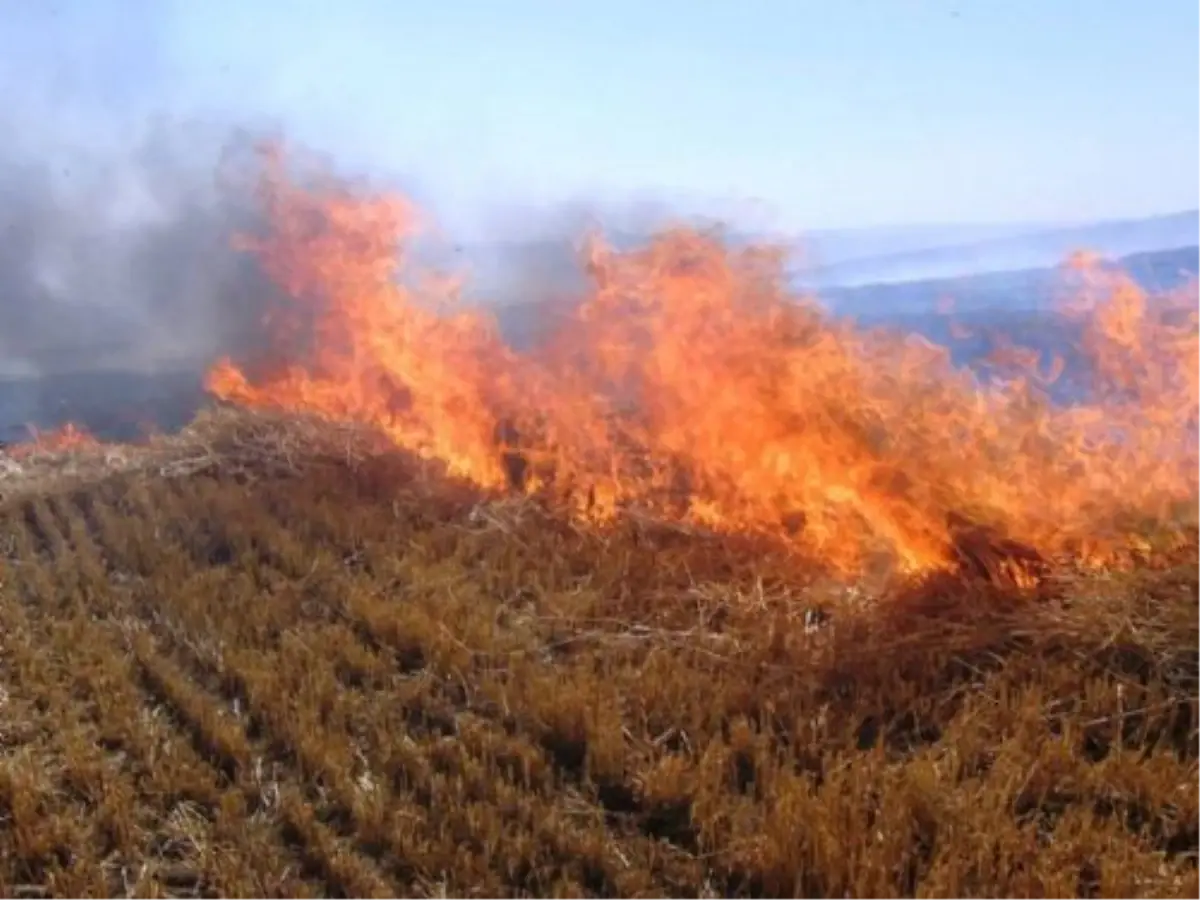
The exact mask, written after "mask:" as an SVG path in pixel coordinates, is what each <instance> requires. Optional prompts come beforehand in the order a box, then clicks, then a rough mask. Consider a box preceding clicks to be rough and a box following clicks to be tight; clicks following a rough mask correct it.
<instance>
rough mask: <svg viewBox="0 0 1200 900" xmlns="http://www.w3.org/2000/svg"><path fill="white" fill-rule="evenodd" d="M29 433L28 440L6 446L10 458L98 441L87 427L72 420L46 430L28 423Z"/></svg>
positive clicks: (55, 451)
mask: <svg viewBox="0 0 1200 900" xmlns="http://www.w3.org/2000/svg"><path fill="white" fill-rule="evenodd" d="M29 433H30V440H28V441H26V442H24V443H21V444H16V445H14V446H12V447H9V448H8V450H7V453H8V455H9V456H10V457H11V458H13V459H17V460H21V459H28V458H29V457H31V456H35V455H37V454H40V453H66V452H68V451H70V450H75V449H78V448H81V447H92V446H95V445H96V444H97V443H98V442H97V441H96V439H95V438H94V437H93V436H92V435H91V433H90V432H88V430H87V429H85V428H83V427H81V426H79V425H76V424H75V423H74V422H67V423H66V424H65V425H61V426H59V427H58V428H53V429H50V430H48V431H42V430H40V429H38V428H36V427H35V426H33V425H30V426H29Z"/></svg>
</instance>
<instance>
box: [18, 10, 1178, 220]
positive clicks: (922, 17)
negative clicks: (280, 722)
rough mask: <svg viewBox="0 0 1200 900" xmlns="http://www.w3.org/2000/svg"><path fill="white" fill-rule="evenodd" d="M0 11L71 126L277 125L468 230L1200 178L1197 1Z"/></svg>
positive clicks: (1081, 190) (1168, 188)
mask: <svg viewBox="0 0 1200 900" xmlns="http://www.w3.org/2000/svg"><path fill="white" fill-rule="evenodd" d="M9 4H12V7H10V5H9ZM5 6H6V9H18V11H17V12H16V14H15V15H14V16H13V17H12V18H11V19H10V25H11V28H10V30H9V37H8V38H7V39H4V38H3V37H0V57H5V56H6V54H7V59H8V62H7V63H2V64H0V85H3V84H4V83H5V80H6V79H11V78H13V77H14V76H16V75H19V74H20V67H21V66H28V67H34V68H36V70H37V71H38V72H39V73H41V76H42V77H43V80H44V77H45V76H46V74H47V73H48V72H50V71H51V70H50V68H49V66H50V65H51V64H50V63H49V62H47V61H46V60H47V59H48V58H49V57H48V55H47V54H50V53H55V54H56V55H57V58H59V59H64V58H66V59H69V62H68V63H67V64H66V67H65V68H64V67H63V66H62V65H59V66H58V68H57V69H55V73H56V74H55V79H56V80H55V81H54V83H53V85H52V86H51V87H49V88H45V86H44V85H43V86H42V87H43V88H44V93H45V98H56V99H54V102H55V103H56V104H57V106H56V107H55V108H56V109H58V110H59V111H60V112H59V113H58V115H60V116H65V115H66V114H67V113H66V112H65V111H66V110H68V109H70V110H74V113H73V116H74V117H73V118H72V119H71V123H72V124H71V126H70V127H71V128H72V129H74V130H75V131H76V132H84V131H89V130H90V131H94V132H95V133H97V134H99V133H100V132H101V131H103V129H104V128H105V127H108V128H109V129H110V130H111V129H112V127H113V124H112V123H113V122H118V121H119V122H121V123H123V124H122V125H121V126H120V128H118V131H119V130H120V129H127V128H128V127H130V125H131V124H136V121H137V120H138V119H139V117H145V116H147V115H149V113H150V112H151V111H166V112H168V113H170V114H171V115H174V116H178V117H181V118H185V119H186V118H196V119H198V120H202V119H205V118H206V117H215V116H235V117H236V116H253V115H269V116H271V117H273V118H275V119H276V120H278V121H279V122H281V123H282V124H284V125H285V126H286V128H287V129H288V130H289V131H291V132H292V133H294V134H295V135H297V136H298V137H299V138H301V139H302V140H304V141H305V142H308V143H311V144H313V145H315V146H317V147H319V148H320V149H323V150H328V151H330V152H332V153H333V154H334V155H336V156H338V157H341V158H343V159H345V160H347V161H348V162H350V163H352V164H354V165H360V166H366V167H370V168H378V169H380V170H381V171H386V172H389V173H404V174H407V175H409V176H412V177H415V178H416V179H418V180H419V182H420V184H421V185H422V187H423V189H424V191H425V192H426V193H427V194H428V195H429V196H431V197H433V198H434V199H435V201H436V203H437V204H438V208H439V211H440V212H441V213H442V214H443V217H444V218H445V219H446V220H447V221H448V222H449V223H450V224H452V225H453V224H458V225H460V226H463V227H468V226H470V224H471V223H473V222H477V221H479V220H480V219H482V218H486V217H487V216H488V215H494V214H495V211H496V210H499V209H509V210H511V209H520V208H522V205H528V206H529V207H531V208H537V207H547V206H553V205H554V204H556V203H560V202H563V201H568V200H572V199H576V200H577V199H589V198H605V199H607V200H611V201H615V202H622V201H624V200H626V199H630V198H639V197H642V198H646V197H648V198H662V199H666V200H667V201H671V202H680V203H684V204H690V205H694V206H701V207H707V208H714V209H726V208H727V209H730V210H733V211H734V215H741V216H745V217H748V218H750V219H753V220H754V221H755V222H756V223H758V224H765V225H767V226H769V227H777V228H783V229H788V230H793V229H803V228H826V227H844V226H864V225H880V224H899V223H911V222H939V223H944V222H998V221H1028V220H1039V221H1062V220H1082V219H1094V218H1100V217H1110V216H1125V215H1141V214H1151V213H1156V212H1165V211H1170V210H1175V209H1181V208H1189V207H1194V206H1195V205H1196V204H1197V195H1198V194H1200V180H1198V174H1197V172H1198V164H1200V163H1198V160H1200V87H1198V85H1200V51H1198V35H1200V22H1198V10H1197V4H1196V2H1195V0H1152V2H1146V3H1142V4H1137V3H1133V2H1130V0H1108V2H1095V3H1083V2H1074V3H1072V2H1067V0H987V2H984V0H925V2H918V0H837V2H834V0H824V2H810V0H793V2H790V3H789V2H784V0H777V2H774V3H767V2H755V0H739V2H737V3H733V2H713V3H709V4H703V3H698V2H695V3H686V2H682V0H657V2H644V3H634V2H629V0H604V2H600V3H597V2H587V3H584V2H566V0H563V2H558V3H555V2H550V0H541V2H536V0H506V2H495V3H487V2H483V0H476V2H465V0H460V2H455V0H441V2H406V0H391V2H389V0H340V2H333V0H324V2H319V0H290V2H289V0H258V2H245V0H241V2H238V0H207V2H204V0H157V2H156V0H91V2H89V0H70V2H69V0H45V2H38V0H9V3H6V4H5ZM6 15H9V13H7V12H6ZM6 45H7V46H6ZM63 72H65V73H66V74H63ZM29 80H30V79H29V78H26V81H29ZM34 80H36V79H34ZM42 96H43V95H42V94H39V93H37V92H33V93H27V96H26V97H25V99H24V100H23V103H24V109H25V111H26V115H27V116H28V115H29V114H31V113H30V110H33V111H34V112H35V113H37V104H38V103H39V102H40V100H39V99H38V98H39V97H42ZM39 114H41V115H47V116H48V115H51V114H50V113H49V112H43V113H39ZM489 211H490V212H489Z"/></svg>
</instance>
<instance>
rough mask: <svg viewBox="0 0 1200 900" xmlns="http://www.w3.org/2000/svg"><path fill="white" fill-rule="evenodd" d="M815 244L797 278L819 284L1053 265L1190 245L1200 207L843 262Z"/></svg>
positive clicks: (1198, 228) (1199, 230)
mask: <svg viewBox="0 0 1200 900" xmlns="http://www.w3.org/2000/svg"><path fill="white" fill-rule="evenodd" d="M814 243H815V246H816V249H815V250H814V252H813V254H812V256H813V260H814V261H813V263H810V264H807V265H806V264H805V263H804V254H801V255H800V260H799V262H798V264H797V268H796V277H797V279H798V280H799V281H800V282H802V283H803V284H805V285H807V286H810V287H814V288H821V287H848V286H854V285H861V284H883V283H887V282H895V281H917V280H926V279H933V278H951V277H957V276H963V275H971V274H975V273H980V272H1004V271H1016V270H1019V269H1033V268H1040V267H1044V266H1051V265H1054V264H1055V263H1057V262H1059V261H1061V260H1062V259H1063V258H1064V257H1065V256H1067V255H1069V254H1070V253H1072V252H1074V251H1076V250H1092V251H1095V252H1097V253H1100V254H1102V255H1104V256H1108V257H1123V256H1129V255H1131V254H1137V253H1150V252H1155V251H1159V250H1170V249H1174V248H1178V247H1190V246H1193V245H1195V244H1197V243H1200V210H1187V211H1184V212H1178V213H1171V214H1168V215H1160V216H1150V217H1147V218H1141V219H1119V220H1113V221H1107V222H1096V223H1091V224H1086V225H1073V226H1065V227H1058V228H1049V229H1041V230H1032V231H1018V232H1015V233H1008V234H1000V235H997V236H992V237H988V238H982V239H975V240H961V239H960V240H958V241H956V242H954V243H951V244H945V245H940V246H925V247H922V248H918V249H909V250H904V251H901V252H893V253H884V254H878V255H874V256H866V257H856V258H849V259H847V258H843V259H842V260H840V261H833V260H828V259H827V260H826V261H825V262H822V261H821V255H822V254H821V251H820V244H819V241H817V242H814Z"/></svg>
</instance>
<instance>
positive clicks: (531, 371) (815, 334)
mask: <svg viewBox="0 0 1200 900" xmlns="http://www.w3.org/2000/svg"><path fill="white" fill-rule="evenodd" d="M261 187H262V199H263V204H264V208H265V210H266V213H267V218H268V221H269V225H270V228H269V230H268V233H267V234H266V235H263V236H260V237H259V238H257V239H256V240H254V241H253V242H251V243H249V244H248V246H249V247H250V249H251V250H253V252H255V253H257V254H258V256H259V257H260V259H261V260H262V262H263V264H264V265H265V266H266V268H267V269H268V271H269V273H270V274H271V276H272V277H273V278H274V279H276V280H277V281H278V283H279V284H280V285H282V286H283V287H285V288H286V290H287V291H288V292H289V293H290V295H291V296H292V297H294V299H295V307H294V309H292V310H291V313H290V315H291V317H290V319H288V320H285V321H281V322H279V323H277V327H278V328H284V327H293V328H301V330H303V327H305V326H306V325H307V328H308V333H309V334H310V337H311V342H310V346H308V347H307V348H306V352H305V353H304V354H302V355H299V356H297V358H296V359H294V360H293V361H292V363H291V365H289V366H288V367H286V368H285V369H283V370H282V371H277V372H274V373H270V374H268V375H267V376H265V377H251V376H250V375H249V374H247V373H246V372H245V371H243V370H242V369H239V368H238V367H237V366H235V365H234V363H233V362H231V361H229V360H225V361H222V362H221V363H219V364H218V365H217V366H215V367H214V368H213V369H212V371H211V372H210V374H209V379H208V386H209V389H210V390H211V391H212V392H213V393H214V394H216V395H217V396H219V397H221V398H224V399H227V400H230V401H234V402H238V403H242V404H246V405H250V406H274V407H283V408H288V409H295V410H303V411H306V412H310V413H318V414H321V415H324V416H328V417H331V418H336V419H342V420H354V421H360V422H364V423H368V424H370V425H373V426H375V427H377V428H378V429H380V430H381V431H382V432H383V433H384V434H386V435H387V436H388V437H389V438H390V439H391V440H392V441H393V442H394V443H395V444H396V445H397V446H399V447H403V448H406V449H408V450H410V451H413V452H415V453H417V454H420V455H422V456H424V457H427V458H432V459H438V460H442V461H444V462H445V464H446V466H447V468H448V470H449V471H450V472H451V473H452V474H455V475H458V476H461V477H465V478H468V479H471V480H472V481H474V482H476V483H477V484H479V485H481V486H483V487H486V488H502V487H505V486H508V487H511V488H515V489H519V490H523V491H526V492H546V493H549V494H552V495H554V496H556V497H557V498H558V499H559V500H563V501H567V502H570V503H573V504H574V505H575V506H576V507H577V508H580V509H582V510H585V511H586V512H588V513H589V514H591V515H598V516H612V515H615V514H617V513H619V512H620V510H622V509H623V508H627V507H631V506H633V507H639V508H645V509H649V510H652V511H654V512H655V513H656V514H658V515H662V516H674V517H678V518H681V519H685V520H692V521H697V522H703V523H705V524H707V525H710V526H712V527H715V528H719V529H730V530H738V531H747V530H752V531H758V530H766V531H773V532H777V533H779V534H781V535H784V536H786V537H787V538H788V539H789V540H792V541H795V542H796V543H797V544H798V545H800V546H803V547H805V548H807V549H809V550H811V551H813V552H815V553H816V554H819V555H820V557H821V558H823V559H824V560H826V561H827V562H828V563H829V564H830V565H831V566H832V567H834V568H836V569H838V570H840V571H842V572H847V573H852V572H855V571H859V570H861V569H862V567H863V566H865V565H866V564H867V563H868V562H869V561H870V560H872V559H878V558H880V557H881V555H882V556H886V557H888V558H890V559H892V560H894V562H895V564H896V565H897V566H898V567H899V568H900V569H901V570H903V571H908V572H919V571H925V570H930V569H936V568H940V567H944V566H947V565H950V564H952V563H953V561H954V559H955V552H956V551H955V541H956V536H955V532H956V529H958V528H959V527H961V523H963V522H969V523H971V524H972V525H977V526H979V527H981V528H986V529H989V530H991V531H994V532H996V533H998V534H1000V535H1002V536H1003V537H1004V538H1005V539H1006V540H1010V541H1018V542H1021V543H1022V544H1023V545H1025V546H1027V547H1029V548H1031V549H1033V550H1035V551H1036V552H1037V553H1040V554H1042V555H1045V556H1055V555H1060V554H1067V553H1071V554H1075V555H1079V554H1084V555H1090V556H1091V557H1093V558H1095V559H1097V560H1099V559H1106V558H1108V557H1109V555H1110V554H1111V553H1112V552H1114V551H1115V550H1116V549H1118V548H1119V547H1120V546H1121V542H1122V540H1123V539H1124V538H1125V537H1127V536H1128V535H1129V533H1130V531H1129V529H1130V528H1131V527H1132V526H1131V525H1130V523H1131V522H1132V521H1134V520H1143V519H1146V518H1153V517H1161V516H1167V515H1169V514H1170V513H1171V512H1172V510H1173V509H1174V508H1175V506H1176V505H1177V504H1180V503H1193V504H1194V502H1195V500H1196V496H1197V446H1196V429H1197V409H1198V405H1200V389H1198V384H1197V349H1198V341H1197V315H1196V303H1195V299H1194V294H1195V286H1194V285H1193V286H1192V287H1191V289H1190V291H1189V292H1185V293H1180V294H1178V295H1171V296H1166V297H1155V298H1150V297H1147V296H1146V294H1145V293H1144V292H1142V291H1141V290H1140V289H1139V288H1138V287H1137V286H1136V284H1135V283H1134V282H1133V281H1132V280H1130V279H1129V278H1127V277H1125V276H1124V275H1121V274H1120V273H1112V272H1107V271H1104V270H1103V269H1102V268H1101V267H1100V266H1099V265H1098V264H1097V263H1095V262H1086V261H1083V260H1073V261H1072V263H1071V266H1072V267H1073V268H1070V267H1069V271H1070V272H1073V273H1074V275H1073V277H1077V278H1078V279H1079V281H1080V284H1079V285H1078V288H1079V290H1078V291H1077V295H1078V296H1077V297H1076V301H1077V302H1075V303H1074V304H1073V305H1071V306H1070V307H1069V308H1067V309H1065V310H1064V315H1065V316H1068V317H1073V319H1074V320H1075V321H1076V322H1077V323H1078V324H1079V326H1080V327H1081V328H1082V333H1083V335H1084V337H1083V341H1082V347H1081V350H1082V352H1083V353H1084V354H1085V355H1086V358H1087V360H1088V361H1089V364H1090V369H1089V377H1090V385H1089V386H1090V389H1091V393H1090V398H1089V400H1088V401H1087V402H1086V403H1078V404H1075V405H1070V406H1065V405H1058V406H1056V405H1054V404H1052V403H1050V401H1049V400H1048V399H1047V397H1046V395H1045V384H1046V383H1048V382H1050V381H1053V379H1054V378H1056V377H1058V376H1059V375H1060V374H1061V372H1062V365H1061V361H1051V363H1050V365H1049V371H1048V372H1047V373H1043V372H1041V371H1039V364H1040V362H1041V361H1040V360H1039V359H1038V358H1037V355H1036V354H1031V353H1030V352H1028V351H1026V350H1023V349H1022V348H1019V347H1015V346H1011V345H1010V346H1001V347H1000V352H998V353H997V354H996V355H995V357H994V358H993V360H992V361H991V362H992V365H993V366H994V367H995V374H994V376H993V377H992V378H991V379H990V380H989V381H988V382H986V383H980V381H979V379H978V377H977V376H976V375H975V374H974V373H971V372H969V371H966V370H962V369H957V368H955V367H954V366H953V365H952V363H951V362H950V358H949V354H948V352H947V351H946V350H945V349H943V348H941V347H937V346H934V345H932V344H930V343H928V342H926V341H924V340H922V339H919V338H916V337H911V336H904V335H901V334H897V333H893V332H889V331H887V330H875V331H864V330H861V329H857V328H855V327H854V326H852V325H851V324H850V323H848V322H841V321H838V320H836V319H833V318H830V317H829V316H827V315H826V314H824V313H822V312H821V311H820V310H819V309H818V307H817V306H816V305H815V304H813V303H811V302H809V301H807V300H805V299H804V298H798V297H796V296H793V295H792V294H791V293H790V292H789V291H788V290H787V288H786V287H785V278H784V272H783V265H782V263H783V260H782V256H781V254H779V253H776V252H774V251H772V250H770V249H765V248H749V249H731V248H729V247H728V246H726V245H724V244H723V243H722V242H721V241H720V240H718V239H717V238H716V237H713V236H710V235H706V234H700V233H696V232H692V231H688V230H672V231H668V232H665V233H662V234H660V235H658V236H657V237H655V238H654V239H653V240H652V241H651V242H650V243H649V244H648V245H647V246H645V247H643V248H640V249H636V250H633V251H629V252H619V251H617V250H615V249H613V248H611V247H609V246H607V245H605V244H604V243H603V242H602V241H601V240H599V239H597V240H594V241H592V242H591V244H590V245H589V246H588V248H587V252H586V258H585V260H584V266H585V268H586V271H587V274H588V276H589V279H590V282H591V286H590V289H589V290H588V293H587V296H586V297H585V298H584V302H583V303H582V304H581V305H580V307H579V308H578V310H577V312H576V313H575V314H574V315H573V316H571V317H569V318H568V319H567V321H566V323H565V325H564V326H563V327H561V328H560V329H559V330H558V332H557V333H556V334H555V335H554V337H553V339H552V340H550V341H549V342H548V343H547V346H546V347H545V348H542V350H541V352H539V353H537V354H536V355H535V354H518V353H515V352H514V351H511V350H510V349H508V348H507V346H506V345H505V344H504V343H503V341H502V340H501V339H500V336H499V334H498V331H497V329H496V327H495V325H494V323H493V322H492V321H491V319H490V318H488V317H487V316H486V315H484V314H483V313H481V312H478V311H469V310H463V309H454V308H453V305H452V304H453V300H454V287H453V286H450V287H447V286H446V285H445V284H428V283H427V284H423V285H417V286H413V285H412V284H410V283H401V281H400V279H399V276H400V275H401V274H402V272H403V271H404V269H403V268H402V264H403V263H404V257H403V254H402V252H400V251H402V250H403V247H404V244H405V241H406V240H407V239H409V238H410V237H411V236H412V233H413V227H414V216H413V211H412V210H411V209H410V208H409V207H408V206H407V205H405V204H404V203H402V202H401V201H399V200H397V199H395V198H392V197H389V196H376V195H372V194H370V193H368V192H360V191H356V190H354V189H352V188H351V187H349V186H347V185H344V184H333V185H330V184H323V185H318V186H315V187H314V186H300V185H298V184H296V183H293V182H292V181H290V180H289V178H288V177H286V174H285V171H284V165H283V162H282V158H281V157H280V156H278V155H276V156H272V157H270V158H269V159H268V165H267V167H266V171H265V177H264V178H263V181H262V186H261ZM410 281H411V279H410ZM448 304H450V305H448Z"/></svg>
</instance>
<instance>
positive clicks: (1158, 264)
mask: <svg viewBox="0 0 1200 900" xmlns="http://www.w3.org/2000/svg"><path fill="white" fill-rule="evenodd" d="M1193 240H1194V239H1193ZM1114 261H1115V263H1116V264H1117V265H1118V266H1119V267H1120V268H1121V269H1123V270H1124V271H1125V272H1127V273H1128V274H1129V275H1130V276H1131V277H1132V278H1133V279H1134V280H1135V281H1137V282H1138V284H1140V285H1142V286H1143V287H1144V288H1146V289H1147V290H1149V291H1166V290H1171V289H1173V288H1176V287H1178V286H1179V285H1181V284H1183V283H1185V282H1186V281H1187V280H1188V279H1189V278H1194V277H1196V276H1197V274H1200V246H1197V245H1196V244H1195V243H1193V244H1191V245H1190V246H1183V247H1173V248H1171V249H1168V250H1156V251H1151V252H1147V253H1132V254H1129V255H1127V256H1120V257H1118V258H1117V259H1116V260H1114ZM1058 262H1061V259H1059V260H1055V265H1047V266H1042V267H1038V268H1029V269H1019V270H1017V271H1010V272H1003V271H1002V272H983V273H980V274H971V275H963V276H960V277H955V278H928V279H924V280H920V281H903V282H895V283H882V284H864V285H854V286H848V287H828V288H824V289H822V290H819V291H818V296H819V297H820V299H821V301H822V302H823V303H824V304H825V305H826V306H827V307H828V308H829V309H830V310H831V311H833V312H835V313H837V314H840V315H853V316H859V317H863V318H870V319H890V318H892V317H894V316H898V315H905V316H907V315H923V314H925V313H929V312H932V311H933V310H934V308H935V307H936V306H937V304H938V303H939V302H940V301H941V300H943V299H944V298H952V299H953V300H954V304H955V309H956V310H957V311H958V312H959V313H968V312H987V313H989V314H1001V313H1006V312H1018V311H1026V312H1039V311H1045V310H1047V309H1048V308H1049V307H1050V306H1051V304H1052V303H1053V301H1054V299H1055V296H1056V293H1057V288H1058V286H1059V285H1060V284H1061V278H1060V275H1059V272H1058V269H1057V263H1058Z"/></svg>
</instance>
